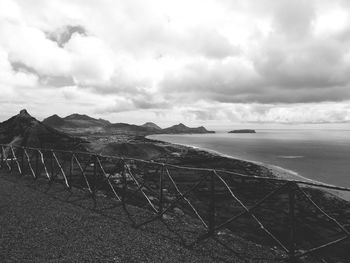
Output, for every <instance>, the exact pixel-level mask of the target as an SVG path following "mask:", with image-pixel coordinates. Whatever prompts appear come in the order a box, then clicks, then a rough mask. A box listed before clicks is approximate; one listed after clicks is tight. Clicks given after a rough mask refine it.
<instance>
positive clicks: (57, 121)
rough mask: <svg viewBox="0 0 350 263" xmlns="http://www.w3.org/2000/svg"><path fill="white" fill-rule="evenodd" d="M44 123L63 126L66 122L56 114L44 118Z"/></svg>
mask: <svg viewBox="0 0 350 263" xmlns="http://www.w3.org/2000/svg"><path fill="white" fill-rule="evenodd" d="M43 123H44V124H46V125H48V126H51V127H60V126H63V125H64V123H65V122H64V119H63V118H61V117H60V116H58V115H57V114H55V115H52V116H50V117H48V118H46V119H45V120H43Z"/></svg>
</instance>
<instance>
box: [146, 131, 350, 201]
mask: <svg viewBox="0 0 350 263" xmlns="http://www.w3.org/2000/svg"><path fill="white" fill-rule="evenodd" d="M157 135H161V134H151V135H147V136H145V138H146V139H147V140H157V141H160V142H163V143H167V144H172V145H175V146H181V147H187V148H191V149H193V150H196V151H205V152H207V153H209V154H212V155H214V156H219V157H224V158H228V159H232V160H236V161H242V162H247V163H252V164H255V165H258V166H261V167H264V168H266V169H268V170H269V171H270V172H271V173H272V175H273V176H275V177H277V178H280V179H285V180H297V179H298V180H301V181H306V182H312V183H316V184H327V183H324V182H320V181H317V180H314V179H309V178H307V177H304V176H302V175H300V174H299V173H297V172H295V171H293V170H289V169H286V168H283V167H281V166H277V165H273V164H268V163H264V162H259V161H252V160H247V159H242V158H240V157H235V156H232V155H228V154H224V153H221V152H218V151H216V150H212V149H208V148H204V147H198V146H193V145H189V144H182V143H173V142H167V141H164V140H161V139H159V138H149V136H157ZM308 187H311V186H308ZM316 188H317V187H316ZM320 190H322V191H324V192H326V193H328V194H332V195H334V196H335V197H338V198H341V199H342V200H345V201H350V192H342V191H337V190H330V189H320Z"/></svg>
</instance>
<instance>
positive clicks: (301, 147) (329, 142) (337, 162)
mask: <svg viewBox="0 0 350 263" xmlns="http://www.w3.org/2000/svg"><path fill="white" fill-rule="evenodd" d="M256 131H257V133H255V134H232V133H215V134H184V135H169V134H164V135H152V136H149V138H151V139H157V140H162V141H166V142H170V143H177V144H183V145H189V146H193V147H198V148H201V149H207V150H211V151H215V152H218V153H220V154H223V155H228V156H232V157H234V158H238V159H244V160H250V161H254V162H259V163H265V164H269V165H274V166H279V167H282V168H284V169H287V170H291V171H293V172H294V173H295V174H297V175H299V176H302V177H306V178H308V179H312V180H316V181H319V182H323V183H328V184H333V185H338V186H345V187H350V130H256Z"/></svg>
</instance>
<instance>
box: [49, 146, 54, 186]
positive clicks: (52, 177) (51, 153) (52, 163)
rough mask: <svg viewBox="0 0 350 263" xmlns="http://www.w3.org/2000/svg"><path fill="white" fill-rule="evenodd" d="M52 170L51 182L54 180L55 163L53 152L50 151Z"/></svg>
mask: <svg viewBox="0 0 350 263" xmlns="http://www.w3.org/2000/svg"><path fill="white" fill-rule="evenodd" d="M50 170H51V181H53V180H54V170H55V169H54V162H53V150H52V149H51V151H50Z"/></svg>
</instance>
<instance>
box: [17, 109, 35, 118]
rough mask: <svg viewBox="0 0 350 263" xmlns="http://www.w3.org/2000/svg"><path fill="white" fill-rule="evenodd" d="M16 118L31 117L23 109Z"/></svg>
mask: <svg viewBox="0 0 350 263" xmlns="http://www.w3.org/2000/svg"><path fill="white" fill-rule="evenodd" d="M18 116H20V117H32V116H30V114H29V113H28V111H27V110H26V109H23V110H21V111H20V112H19V114H18Z"/></svg>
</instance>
